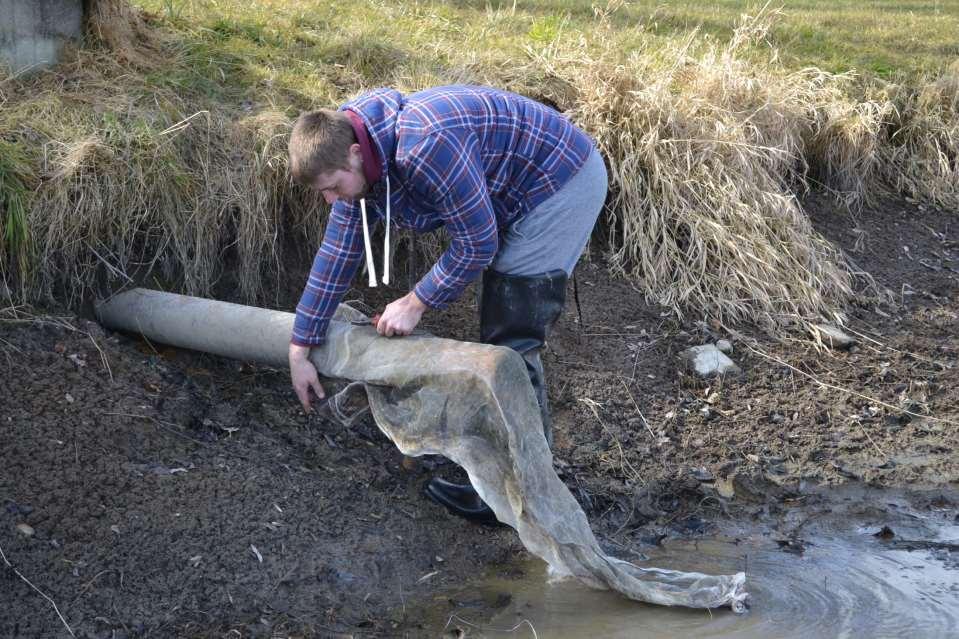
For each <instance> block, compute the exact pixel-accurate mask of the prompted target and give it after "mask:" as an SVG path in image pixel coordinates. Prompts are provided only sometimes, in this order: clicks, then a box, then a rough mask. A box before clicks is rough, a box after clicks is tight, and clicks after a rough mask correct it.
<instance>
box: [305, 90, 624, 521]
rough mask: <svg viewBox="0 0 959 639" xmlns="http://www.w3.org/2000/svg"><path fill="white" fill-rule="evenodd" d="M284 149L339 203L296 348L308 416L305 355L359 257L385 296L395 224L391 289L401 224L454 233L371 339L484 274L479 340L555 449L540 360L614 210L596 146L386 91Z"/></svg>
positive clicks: (523, 102)
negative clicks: (509, 363)
mask: <svg viewBox="0 0 959 639" xmlns="http://www.w3.org/2000/svg"><path fill="white" fill-rule="evenodd" d="M289 151H290V170H291V173H292V174H293V177H294V179H296V180H297V181H298V182H300V183H301V184H304V185H306V186H309V187H311V188H314V189H317V190H319V191H320V192H322V193H323V196H324V198H325V199H326V201H327V203H329V204H331V205H332V209H331V211H330V217H329V221H328V222H327V226H326V232H325V235H324V237H323V243H322V245H321V246H320V249H319V251H318V252H317V254H316V258H315V260H314V262H313V268H312V271H311V273H310V276H309V279H308V281H307V284H306V288H305V290H304V291H303V296H302V298H301V299H300V303H299V304H298V305H297V309H296V321H295V324H294V328H293V335H292V339H291V344H290V355H289V358H290V371H291V377H292V381H293V388H294V389H295V391H296V394H297V397H298V398H299V400H300V402H301V403H302V404H303V408H304V410H307V411H309V410H310V391H311V390H312V391H313V393H314V394H315V395H316V396H317V397H319V398H322V397H324V391H323V387H322V386H321V384H320V382H319V378H318V376H317V372H316V369H315V368H314V367H313V365H312V364H311V363H310V361H309V359H308V355H309V351H310V348H312V347H316V346H319V345H321V344H323V341H324V336H325V334H326V330H327V327H328V324H329V321H330V318H331V316H332V315H333V312H334V310H335V309H336V307H337V305H338V304H339V302H340V300H341V299H342V297H343V294H344V293H345V292H346V290H347V289H348V288H349V287H350V283H351V281H352V279H353V276H354V275H355V274H356V270H357V268H358V267H359V265H360V263H361V262H362V261H363V256H364V253H365V255H366V266H367V271H368V275H369V280H370V285H371V286H375V285H376V268H375V264H374V261H373V250H372V246H371V244H370V226H371V225H372V224H375V223H376V222H377V221H380V220H384V221H385V224H386V229H385V231H386V233H385V234H386V241H385V243H384V247H383V266H382V271H383V281H384V283H388V281H389V268H390V259H389V236H390V228H391V227H392V226H394V225H395V226H396V227H398V228H409V229H413V230H415V231H418V232H428V231H432V230H435V229H437V228H439V227H440V226H445V228H446V230H447V232H448V234H449V238H450V243H449V248H448V249H447V250H446V252H445V253H443V255H442V256H441V257H440V258H439V260H437V262H436V264H434V265H433V267H432V269H431V270H430V271H429V272H428V273H426V274H425V275H424V276H423V278H422V279H421V280H420V281H419V283H418V284H417V285H416V286H415V287H414V289H413V290H412V291H410V292H409V293H408V294H406V295H404V296H403V297H401V298H400V299H398V300H396V301H394V302H392V303H390V304H388V305H387V306H386V308H385V309H384V310H383V312H382V314H381V315H380V316H379V318H378V321H377V322H376V330H377V331H378V332H379V333H380V334H381V335H384V336H387V337H390V336H401V335H409V334H410V333H412V331H413V329H414V328H415V327H416V325H417V324H418V323H419V321H420V318H421V317H422V315H423V313H424V312H426V311H427V310H428V309H430V308H435V309H442V308H445V307H446V306H447V305H448V304H449V303H450V302H452V301H454V300H455V299H456V298H458V297H459V296H460V295H461V293H462V292H463V289H464V288H465V287H466V286H467V285H468V284H469V283H470V282H472V281H473V280H475V279H477V278H479V277H480V276H481V275H482V277H483V283H482V297H481V304H480V307H481V308H480V340H481V341H482V342H484V343H488V344H497V345H502V346H508V347H511V348H513V349H514V350H516V351H517V352H519V354H520V355H522V356H523V358H524V360H525V361H526V367H527V370H528V372H529V377H530V382H531V383H532V385H533V389H534V390H535V392H536V397H537V400H538V402H539V407H540V412H541V415H542V418H543V427H544V434H545V435H546V438H547V441H548V442H550V443H551V441H552V440H551V436H552V430H551V420H550V416H549V410H548V406H547V396H546V380H545V377H544V373H543V364H542V361H541V359H540V350H541V349H542V347H543V346H544V344H545V341H546V337H547V334H548V332H549V330H550V328H551V327H552V325H553V324H554V323H555V321H556V320H557V319H558V317H559V315H560V314H561V312H562V310H563V305H564V303H565V295H566V280H567V277H568V276H569V275H570V274H571V273H572V270H573V267H574V266H575V265H576V262H577V260H578V259H579V257H580V255H581V253H582V252H583V249H584V248H585V246H586V243H587V241H588V239H589V236H590V233H591V231H592V229H593V226H594V225H595V223H596V218H597V217H598V215H599V212H600V210H601V209H602V206H603V202H604V200H605V198H606V185H607V177H606V168H605V166H604V164H603V160H602V157H600V155H599V153H598V151H597V150H596V148H595V144H594V143H593V141H592V140H591V139H590V138H589V136H587V135H586V134H585V133H583V132H582V131H581V130H579V129H578V128H576V127H575V126H573V124H572V123H570V122H569V121H568V120H567V119H566V118H564V117H563V116H562V115H561V114H559V113H557V112H556V111H554V110H552V109H550V108H548V107H546V106H544V105H542V104H539V103H537V102H534V101H532V100H530V99H528V98H524V97H522V96H519V95H515V94H512V93H507V92H504V91H499V90H496V89H492V88H488V87H479V86H449V87H437V88H433V89H428V90H425V91H421V92H419V93H414V94H411V95H407V96H403V95H401V94H400V93H399V92H397V91H395V90H392V89H377V90H374V91H372V92H370V93H366V94H364V95H361V96H360V97H358V98H356V99H355V100H353V101H351V102H348V103H347V104H345V105H343V106H342V107H340V109H339V110H338V111H329V110H321V111H312V112H308V113H304V114H302V115H301V116H300V117H299V118H298V119H297V121H296V124H295V125H294V127H293V133H292V135H291V137H290V144H289ZM427 493H428V494H429V495H430V496H431V497H432V498H433V499H435V500H436V501H438V502H439V503H441V504H443V505H444V506H446V507H447V508H448V509H449V510H451V511H452V512H454V513H455V514H458V515H461V516H464V517H467V518H470V519H473V520H476V521H481V522H495V517H494V516H493V513H492V511H491V510H490V509H489V507H488V506H486V504H484V503H483V502H482V500H480V499H479V496H478V495H477V494H476V492H475V491H474V490H473V489H472V487H471V486H469V485H468V484H467V485H457V484H452V483H449V482H446V481H444V480H442V479H439V478H434V479H433V480H432V481H431V482H430V483H429V485H428V487H427Z"/></svg>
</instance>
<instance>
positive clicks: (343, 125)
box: [289, 109, 357, 186]
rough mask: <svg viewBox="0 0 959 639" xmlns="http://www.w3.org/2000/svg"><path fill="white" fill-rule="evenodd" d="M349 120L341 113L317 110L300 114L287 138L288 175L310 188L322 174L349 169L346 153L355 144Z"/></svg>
mask: <svg viewBox="0 0 959 639" xmlns="http://www.w3.org/2000/svg"><path fill="white" fill-rule="evenodd" d="M356 141H357V140H356V134H355V133H354V132H353V126H352V124H350V118H349V116H347V115H346V114H345V113H343V112H342V111H333V110H330V109H320V110H318V111H307V112H305V113H301V114H300V117H298V118H297V119H296V122H295V123H294V124H293V133H291V134H290V144H289V151H290V173H291V174H292V175H293V179H294V180H296V181H297V182H299V183H300V184H303V185H305V186H312V185H313V183H314V182H315V181H316V178H317V177H318V176H319V175H320V174H321V173H328V172H330V171H336V170H338V169H344V170H346V169H349V168H350V166H349V149H350V146H351V145H353V144H356Z"/></svg>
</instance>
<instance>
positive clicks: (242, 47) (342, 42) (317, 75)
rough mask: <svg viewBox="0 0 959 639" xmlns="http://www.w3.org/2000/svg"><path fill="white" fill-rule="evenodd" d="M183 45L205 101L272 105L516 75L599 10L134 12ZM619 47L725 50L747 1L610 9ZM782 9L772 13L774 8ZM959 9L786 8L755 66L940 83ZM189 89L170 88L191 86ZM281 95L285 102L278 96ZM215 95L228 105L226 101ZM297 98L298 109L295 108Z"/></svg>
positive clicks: (643, 3)
mask: <svg viewBox="0 0 959 639" xmlns="http://www.w3.org/2000/svg"><path fill="white" fill-rule="evenodd" d="M134 2H135V4H137V5H139V6H141V7H143V8H145V9H147V10H149V11H151V12H153V13H154V14H156V15H158V16H160V18H161V20H162V21H163V22H164V23H166V24H167V25H168V26H171V27H173V29H174V30H175V31H176V32H177V33H178V34H179V36H180V37H181V38H182V39H183V44H184V46H185V47H186V48H187V49H188V50H189V51H190V56H191V57H192V58H194V59H195V61H196V66H195V69H196V71H195V73H196V75H195V76H194V77H193V78H192V80H193V82H192V84H195V87H194V88H195V89H196V90H198V91H205V92H206V93H208V94H211V95H212V94H215V93H220V94H222V93H223V92H224V91H225V90H226V89H227V88H229V89H232V90H237V89H242V88H246V89H248V90H252V92H255V93H256V94H257V95H258V96H261V97H262V96H264V95H266V96H270V99H271V100H272V101H279V102H281V103H282V102H288V101H289V100H290V98H292V99H293V101H294V102H301V101H303V100H306V101H314V100H329V99H332V98H336V97H337V96H338V95H340V94H341V93H342V92H343V90H344V89H346V90H349V89H352V88H354V86H357V85H369V84H376V83H377V82H378V81H383V80H386V79H387V78H389V77H390V76H389V71H390V70H391V69H392V68H394V67H395V66H396V65H397V64H398V63H399V62H400V61H404V62H407V63H409V62H410V61H413V62H422V64H424V65H429V64H441V65H452V66H456V65H475V64H477V63H485V64H493V65H509V64H511V63H514V62H515V61H517V60H523V59H526V58H527V57H528V54H527V49H528V48H533V49H537V48H543V47H545V46H548V45H549V44H550V43H551V42H554V41H556V40H561V41H562V40H565V41H575V40H577V39H579V38H581V37H582V36H584V35H587V36H588V35H589V34H592V33H595V31H596V28H597V18H596V10H595V9H594V4H596V5H599V4H602V3H601V2H596V0H553V1H545V0H516V2H513V1H512V0H451V1H449V2H436V1H416V2H387V1H384V0H354V1H352V2H317V1H309V0H306V1H302V0H297V1H295V2H294V1H293V0H260V1H258V2H251V1H249V0H242V1H241V0H216V1H213V0H134ZM609 6H610V7H611V8H610V9H609V10H608V15H609V16H610V17H609V22H610V24H611V25H612V27H613V29H612V31H611V32H609V33H606V34H604V36H603V37H604V38H613V39H614V40H615V42H616V45H617V46H618V47H619V48H620V49H621V50H622V51H623V52H624V54H625V53H628V52H629V51H630V50H633V49H636V48H639V47H640V46H643V45H647V44H649V43H650V42H652V43H654V44H655V43H657V42H662V43H664V44H665V43H666V42H667V41H669V40H674V39H676V38H679V37H684V36H686V35H688V34H690V33H691V32H693V31H698V33H699V35H700V36H701V39H702V38H705V39H716V40H719V41H724V40H727V39H729V37H730V36H731V35H732V33H733V30H734V28H735V26H736V24H737V22H738V21H739V19H740V17H741V16H742V14H744V13H751V14H755V13H756V12H757V11H758V10H759V9H760V8H761V7H762V4H759V3H753V2H743V1H740V0H719V1H718V2H709V3H706V2H689V1H671V2H663V1H659V2H653V1H649V0H637V1H634V2H629V3H628V4H627V3H620V2H618V0H611V2H610V5H609ZM770 6H771V7H773V8H774V7H775V6H776V5H770ZM957 33H959V2H957V1H956V0H950V1H948V2H929V1H920V0H906V1H898V2H896V1H892V0H882V1H873V2H856V1H853V0H834V1H833V0H829V1H827V0H806V1H803V2H788V1H787V2H784V3H783V13H782V16H781V17H780V18H778V19H777V20H776V23H775V25H774V27H773V29H772V30H771V32H770V33H769V35H768V37H767V39H766V42H765V43H762V44H760V45H753V47H752V48H753V51H752V53H754V54H755V55H756V57H757V59H761V60H766V59H768V58H769V53H770V50H771V49H774V50H775V51H776V52H777V53H778V55H779V59H780V61H781V63H782V64H783V65H784V66H785V67H786V68H795V69H798V68H803V67H809V66H816V67H819V68H822V69H824V70H827V71H831V72H845V71H856V72H859V73H861V74H863V75H866V76H870V75H874V76H879V77H882V78H886V79H900V78H907V79H908V78H914V77H916V76H917V75H920V74H935V73H937V72H938V71H940V70H941V69H943V68H944V67H946V66H948V65H949V64H950V63H951V62H953V61H955V60H957V59H959V38H957V37H956V35H955V34H957ZM190 80H191V78H183V77H176V78H161V79H160V81H161V82H164V83H167V84H174V85H177V86H180V87H181V88H189V86H190V84H191V82H190ZM282 93H285V94H287V95H286V97H282V96H278V94H282ZM218 97H221V98H222V97H225V96H223V95H219V96H218ZM298 98H301V99H302V100H300V99H298Z"/></svg>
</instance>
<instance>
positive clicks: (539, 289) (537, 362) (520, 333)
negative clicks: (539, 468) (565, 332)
mask: <svg viewBox="0 0 959 639" xmlns="http://www.w3.org/2000/svg"><path fill="white" fill-rule="evenodd" d="M566 280H567V275H566V272H565V271H563V270H561V269H557V270H555V271H550V272H548V273H543V274H540V275H530V276H524V275H507V274H504V273H497V272H496V271H493V270H487V271H486V272H485V273H484V275H483V293H482V299H481V301H480V341H481V342H483V343H484V344H495V345H497V346H508V347H510V348H512V349H513V350H514V351H516V352H517V353H519V354H520V355H522V357H523V360H524V361H525V362H526V371H527V373H528V374H529V380H530V383H531V384H532V385H533V391H534V392H535V394H536V401H537V403H538V404H539V411H540V416H541V418H542V420H543V435H544V436H545V437H546V443H547V444H548V445H549V446H550V447H552V445H553V428H552V425H553V421H552V418H551V417H550V414H549V404H548V400H547V393H546V376H545V374H544V371H543V360H542V358H541V357H540V353H541V352H542V350H543V347H544V346H545V345H546V338H547V336H548V335H549V331H550V329H552V327H553V324H555V323H556V320H557V319H559V316H560V315H561V314H562V312H563V306H564V305H565V303H566ZM426 492H427V494H428V495H429V496H430V497H432V498H433V499H434V500H435V501H437V502H438V503H440V504H442V505H443V506H445V507H446V508H447V509H448V510H449V511H450V512H452V513H454V514H456V515H460V516H461V517H466V518H467V519H471V520H473V521H479V522H481V523H490V520H492V521H493V522H495V521H496V518H495V516H494V515H493V512H492V510H491V509H490V508H489V506H487V505H486V504H485V503H483V501H482V500H481V499H480V498H479V495H477V494H476V491H475V490H474V489H473V487H472V486H470V485H469V484H451V483H450V482H447V481H444V480H442V479H439V478H434V479H433V480H431V481H430V483H429V485H428V486H427V490H426ZM478 504H481V505H482V506H481V507H480V506H479V505H478Z"/></svg>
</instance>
